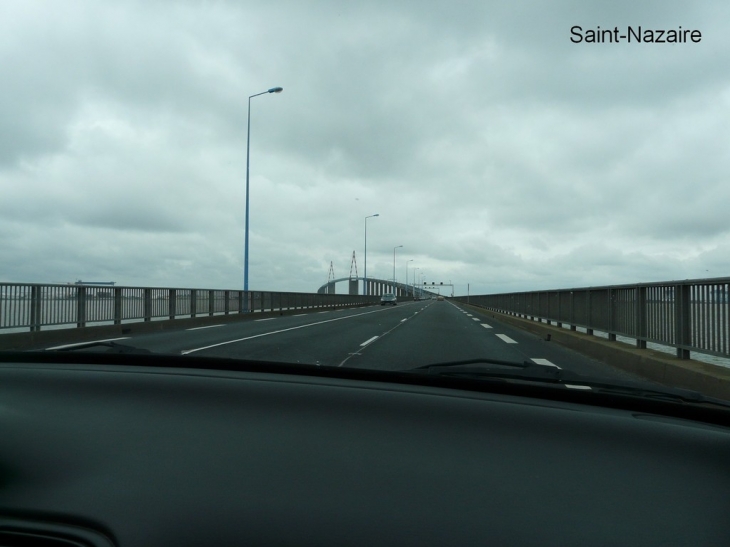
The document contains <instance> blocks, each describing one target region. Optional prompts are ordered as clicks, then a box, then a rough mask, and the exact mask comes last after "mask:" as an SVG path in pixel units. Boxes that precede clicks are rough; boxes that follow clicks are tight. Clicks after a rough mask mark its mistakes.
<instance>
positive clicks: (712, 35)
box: [0, 0, 730, 294]
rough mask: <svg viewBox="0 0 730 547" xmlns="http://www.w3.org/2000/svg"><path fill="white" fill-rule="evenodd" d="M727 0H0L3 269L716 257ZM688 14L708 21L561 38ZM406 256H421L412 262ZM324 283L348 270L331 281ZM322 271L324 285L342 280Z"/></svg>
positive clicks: (459, 287) (516, 274)
mask: <svg viewBox="0 0 730 547" xmlns="http://www.w3.org/2000/svg"><path fill="white" fill-rule="evenodd" d="M729 21H730V3H728V2H727V0H717V1H715V0H700V1H697V2H671V1H654V2H652V1H641V2H637V1H636V0H631V1H624V0H620V1H613V2H610V3H609V2H604V1H593V2H591V1H568V0H565V1H550V2H545V1H542V0H518V1H510V2H490V1H487V0H466V1H464V0H462V1H459V2H453V1H424V0H406V1H400V0H375V1H369V2H366V1H362V2H343V1H342V0H322V1H314V2H313V1H309V0H308V1H304V2H302V1H278V0H268V1H265V2H264V1H258V0H251V1H245V0H244V1H235V2H233V1H231V2H224V1H218V2H202V1H189V2H172V1H169V2H168V1H163V0H156V1H155V0H152V1H151V0H141V1H139V2H135V1H114V2H112V1H109V2H101V1H98V0H94V1H78V2H75V1H67V0H47V1H40V2H36V1H30V0H23V1H17V0H0V82H2V84H1V85H0V281H12V282H62V283H65V282H69V281H76V280H78V279H82V280H85V281H88V280H91V281H115V282H117V284H119V285H131V286H162V287H199V288H225V289H239V288H242V286H243V255H244V253H243V249H244V218H245V216H244V211H245V174H246V117H247V103H248V101H247V98H248V96H249V95H252V94H255V93H259V92H261V91H265V90H266V89H268V88H270V87H274V86H282V87H283V88H284V92H283V93H281V94H265V95H261V96H259V97H255V98H253V99H252V100H251V106H252V109H251V111H252V115H251V168H250V169H251V170H250V184H251V186H250V192H251V196H250V199H251V216H250V227H251V232H250V288H251V289H254V290H291V291H304V292H313V291H316V289H317V288H318V287H319V286H320V285H322V284H324V283H325V282H326V281H327V276H328V271H329V267H330V262H332V263H333V266H334V273H335V276H336V277H338V278H339V277H347V276H348V275H349V273H350V260H351V256H352V252H353V250H354V251H355V253H356V255H357V265H358V273H359V274H360V275H362V274H363V267H364V257H363V252H364V249H363V244H364V219H365V217H366V216H368V215H372V214H375V213H378V214H379V215H380V216H379V217H378V218H372V219H370V220H368V276H370V277H380V278H390V277H391V276H392V269H393V247H395V246H396V245H403V248H401V249H398V254H397V277H398V279H399V281H402V280H403V279H404V277H405V268H406V261H408V260H411V259H412V262H409V263H408V264H409V268H410V271H411V272H413V268H416V267H417V268H420V272H425V273H426V277H427V278H428V280H429V281H437V282H441V281H443V282H444V283H447V282H448V281H449V280H451V281H452V282H453V283H454V285H455V287H456V293H457V294H466V291H467V283H468V284H470V290H471V293H472V294H476V293H492V292H505V291H511V290H529V289H548V288H566V287H581V286H595V285H605V284H615V283H632V282H640V281H660V280H672V279H687V278H701V277H720V276H728V275H730V184H729V183H728V177H729V176H730V148H729V147H728V144H729V142H728V138H729V137H730V135H729V132H730V129H729V128H730V71H729V70H728V67H730V32H728V30H729V28H730V27H728V22H729ZM574 25H581V26H582V27H583V29H584V31H585V30H586V29H596V27H598V26H600V27H601V28H602V29H606V28H613V27H614V26H618V27H619V29H620V30H623V29H625V28H626V26H627V25H633V26H634V28H636V27H638V26H639V25H642V27H643V28H644V29H646V28H652V29H659V30H670V29H677V28H678V27H680V26H681V27H682V28H683V29H697V30H699V31H701V33H702V39H701V41H700V42H699V43H691V42H690V43H683V44H647V43H641V44H637V43H630V44H629V43H626V42H622V43H618V44H616V43H598V44H587V43H580V44H575V43H572V42H571V32H570V29H571V27H572V26H574ZM411 279H412V275H411ZM341 290H345V288H344V286H343V287H342V288H341ZM338 292H340V290H339V289H338Z"/></svg>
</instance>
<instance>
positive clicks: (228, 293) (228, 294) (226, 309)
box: [223, 291, 231, 315]
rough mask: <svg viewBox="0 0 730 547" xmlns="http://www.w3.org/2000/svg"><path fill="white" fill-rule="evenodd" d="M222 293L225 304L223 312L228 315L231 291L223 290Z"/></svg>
mask: <svg viewBox="0 0 730 547" xmlns="http://www.w3.org/2000/svg"><path fill="white" fill-rule="evenodd" d="M223 294H224V298H225V299H226V304H225V308H224V310H225V314H226V315H228V314H229V313H230V312H231V302H230V300H231V291H225V292H224V293H223Z"/></svg>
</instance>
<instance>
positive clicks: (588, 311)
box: [586, 289, 593, 336]
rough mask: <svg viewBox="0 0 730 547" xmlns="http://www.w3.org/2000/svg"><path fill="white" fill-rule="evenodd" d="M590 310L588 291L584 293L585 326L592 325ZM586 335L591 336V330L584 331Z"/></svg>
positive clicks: (589, 293)
mask: <svg viewBox="0 0 730 547" xmlns="http://www.w3.org/2000/svg"><path fill="white" fill-rule="evenodd" d="M592 309H593V308H592V303H591V291H590V289H589V290H587V291H586V324H587V325H589V326H590V325H592V324H593V317H592V315H591V311H592ZM586 334H588V335H589V336H593V329H586Z"/></svg>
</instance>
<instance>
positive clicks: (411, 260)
mask: <svg viewBox="0 0 730 547" xmlns="http://www.w3.org/2000/svg"><path fill="white" fill-rule="evenodd" d="M409 262H413V259H412V258H411V259H410V260H407V261H406V296H408V263H409Z"/></svg>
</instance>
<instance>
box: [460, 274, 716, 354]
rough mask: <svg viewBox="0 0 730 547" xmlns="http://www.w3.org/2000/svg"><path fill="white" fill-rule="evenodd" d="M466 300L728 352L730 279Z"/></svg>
mask: <svg viewBox="0 0 730 547" xmlns="http://www.w3.org/2000/svg"><path fill="white" fill-rule="evenodd" d="M454 300H458V301H460V302H464V303H470V304H474V305H476V306H480V307H483V308H487V309H490V310H494V311H498V312H503V313H508V314H510V315H515V316H518V317H523V318H530V319H532V320H538V321H543V320H544V321H547V323H548V324H551V323H553V322H554V323H556V324H557V326H558V327H562V326H563V325H564V324H566V325H569V327H570V329H571V330H576V328H577V327H582V328H585V329H586V332H587V333H588V334H593V331H594V330H596V331H601V332H605V333H607V334H608V339H609V340H616V335H621V336H626V337H629V338H634V339H636V347H638V348H646V343H647V342H654V343H657V344H662V345H666V346H671V347H674V348H676V350H677V357H679V358H680V359H689V356H690V352H691V351H696V352H699V353H706V354H709V355H717V356H720V357H730V324H729V323H728V321H729V320H730V278H727V277H724V278H716V279H695V280H686V281H666V282H659V283H642V284H635V285H614V286H607V287H588V288H578V289H561V290H549V291H531V292H517V293H505V294H491V295H479V296H468V297H466V296H464V297H457V298H455V299H454Z"/></svg>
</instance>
